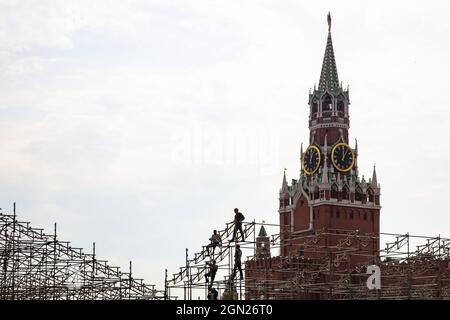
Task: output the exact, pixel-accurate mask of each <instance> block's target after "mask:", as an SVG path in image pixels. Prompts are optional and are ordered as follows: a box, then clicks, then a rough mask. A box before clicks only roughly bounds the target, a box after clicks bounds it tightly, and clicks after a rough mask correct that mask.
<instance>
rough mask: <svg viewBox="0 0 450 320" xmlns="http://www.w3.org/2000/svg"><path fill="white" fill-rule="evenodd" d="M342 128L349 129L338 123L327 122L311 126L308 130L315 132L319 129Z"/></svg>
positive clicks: (346, 125) (345, 125) (347, 126)
mask: <svg viewBox="0 0 450 320" xmlns="http://www.w3.org/2000/svg"><path fill="white" fill-rule="evenodd" d="M336 127H337V128H344V129H349V128H350V126H349V125H348V124H345V123H339V122H327V123H318V124H315V125H312V126H311V127H310V128H309V129H310V130H317V129H320V128H336Z"/></svg>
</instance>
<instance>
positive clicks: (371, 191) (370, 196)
mask: <svg viewBox="0 0 450 320" xmlns="http://www.w3.org/2000/svg"><path fill="white" fill-rule="evenodd" d="M367 193H368V194H369V202H374V195H373V190H372V189H370V188H369V189H368V190H367Z"/></svg>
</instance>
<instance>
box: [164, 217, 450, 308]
mask: <svg viewBox="0 0 450 320" xmlns="http://www.w3.org/2000/svg"><path fill="white" fill-rule="evenodd" d="M257 225H264V226H266V227H267V226H269V227H272V226H276V227H278V230H280V226H279V225H273V224H270V225H269V224H260V223H255V222H251V223H245V224H244V226H245V229H244V232H245V235H246V237H245V241H243V242H240V245H241V248H243V249H242V250H243V252H244V250H245V252H246V253H250V254H249V255H247V261H246V262H245V263H244V262H243V268H245V270H244V273H245V280H239V281H230V275H231V273H232V270H233V259H232V257H233V248H234V243H230V242H229V241H228V240H227V238H228V237H229V236H230V235H231V234H232V230H233V226H234V224H233V223H228V224H227V226H226V228H225V229H224V230H221V231H219V234H220V236H221V238H222V239H223V246H222V247H221V248H220V250H219V252H218V253H216V254H215V255H214V256H208V255H207V254H206V253H207V248H206V246H203V247H202V250H201V251H200V252H198V253H195V254H194V256H193V258H189V256H188V249H186V263H185V265H184V266H182V267H181V268H180V270H179V272H177V273H174V274H173V276H172V278H168V277H167V276H166V283H165V291H166V292H167V293H168V295H167V298H170V299H175V298H183V299H200V298H206V297H207V292H208V288H207V284H206V282H205V279H204V275H205V273H206V271H207V266H206V262H207V261H210V260H213V259H214V260H216V261H217V263H218V265H219V270H218V272H217V275H216V281H214V287H215V288H216V289H217V290H218V291H219V299H220V298H221V299H233V300H234V299H450V239H447V238H442V237H440V236H438V237H428V236H417V235H410V234H409V233H407V234H392V233H380V234H361V233H360V232H359V231H358V230H337V229H321V230H316V231H313V232H311V233H308V234H304V235H298V236H295V237H292V236H291V237H289V238H288V239H286V237H284V235H285V234H284V235H280V234H279V233H276V234H272V236H271V240H270V243H271V251H272V253H275V252H276V251H279V250H280V249H281V247H283V246H289V248H290V254H289V256H276V255H274V254H272V257H266V258H264V257H258V256H257V255H256V241H257V240H256V233H255V228H256V226H257ZM330 237H332V238H333V239H335V240H336V241H334V242H332V244H330V241H329V239H330ZM281 239H284V240H283V241H282V240H281ZM326 239H328V241H327V240H326ZM380 239H381V240H387V243H386V246H385V247H384V248H379V249H378V248H377V247H375V246H372V244H373V243H379V241H380ZM374 248H375V249H374ZM292 249H294V250H292ZM295 249H298V250H295ZM373 264H375V265H377V266H379V267H380V270H381V276H380V279H381V284H382V286H381V288H380V289H377V290H369V289H368V288H367V279H368V277H369V275H368V274H367V273H366V272H367V267H368V266H369V265H373Z"/></svg>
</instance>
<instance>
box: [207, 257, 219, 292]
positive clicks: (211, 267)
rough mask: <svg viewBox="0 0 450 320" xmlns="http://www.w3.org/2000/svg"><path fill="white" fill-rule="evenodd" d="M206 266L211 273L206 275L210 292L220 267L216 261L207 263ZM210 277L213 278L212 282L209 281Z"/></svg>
mask: <svg viewBox="0 0 450 320" xmlns="http://www.w3.org/2000/svg"><path fill="white" fill-rule="evenodd" d="M206 265H207V266H208V267H209V272H208V273H207V274H205V279H206V283H209V284H208V290H210V289H211V287H212V285H213V282H214V278H215V277H216V273H217V269H218V266H217V264H216V260H212V261H211V262H206ZM209 277H211V282H210V281H209Z"/></svg>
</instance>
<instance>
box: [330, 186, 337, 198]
mask: <svg viewBox="0 0 450 320" xmlns="http://www.w3.org/2000/svg"><path fill="white" fill-rule="evenodd" d="M331 198H333V199H337V198H338V186H337V185H336V184H335V183H333V185H332V186H331Z"/></svg>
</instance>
